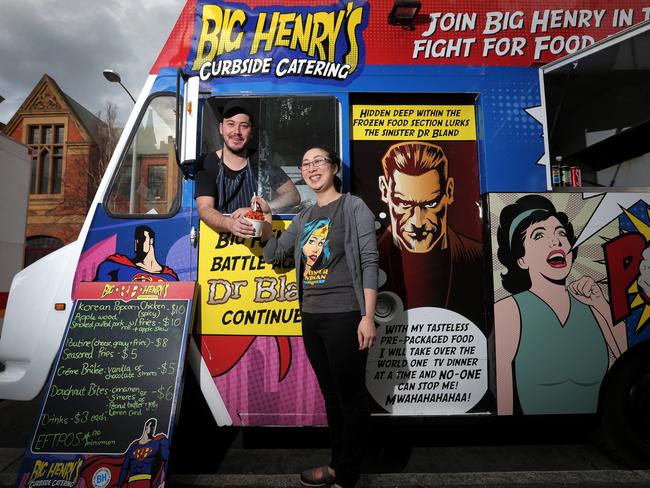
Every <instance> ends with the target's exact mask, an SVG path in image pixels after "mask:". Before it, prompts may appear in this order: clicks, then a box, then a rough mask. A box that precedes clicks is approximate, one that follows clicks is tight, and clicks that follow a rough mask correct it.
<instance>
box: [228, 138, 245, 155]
mask: <svg viewBox="0 0 650 488" xmlns="http://www.w3.org/2000/svg"><path fill="white" fill-rule="evenodd" d="M225 145H226V147H227V148H228V151H230V152H231V153H232V154H234V155H235V156H239V157H242V158H243V157H246V155H247V154H248V148H247V144H244V145H243V146H242V147H241V149H237V148H233V147H232V146H231V145H230V144H228V141H226V142H225Z"/></svg>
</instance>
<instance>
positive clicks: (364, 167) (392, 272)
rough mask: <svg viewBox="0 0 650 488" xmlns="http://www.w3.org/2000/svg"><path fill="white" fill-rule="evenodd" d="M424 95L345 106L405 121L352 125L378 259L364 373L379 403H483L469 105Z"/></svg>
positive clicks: (483, 342) (357, 174) (455, 408)
mask: <svg viewBox="0 0 650 488" xmlns="http://www.w3.org/2000/svg"><path fill="white" fill-rule="evenodd" d="M427 97H428V95H422V96H418V97H415V98H413V103H408V101H411V100H410V99H409V100H408V101H407V102H402V100H398V101H395V104H394V105H393V104H391V105H386V104H379V103H376V104H371V103H365V100H359V103H358V104H357V105H356V106H353V107H352V114H353V122H352V124H353V126H363V125H364V124H363V119H364V118H368V117H369V116H370V115H369V114H380V115H379V116H378V117H375V120H373V126H380V127H382V126H383V127H391V126H394V125H395V123H394V122H393V121H394V120H395V118H397V119H398V122H399V124H398V125H399V126H400V127H407V128H408V127H412V128H413V129H405V130H404V131H403V132H397V131H391V130H389V129H385V130H384V129H380V130H379V131H378V132H377V133H378V134H379V136H378V137H376V135H375V134H376V133H373V132H371V131H360V130H359V131H353V139H354V140H353V141H352V142H351V164H350V166H351V173H352V192H353V193H354V194H356V195H358V196H360V197H361V198H363V200H364V201H365V202H366V203H367V204H368V206H369V207H370V209H371V210H373V212H374V213H375V215H376V220H377V224H376V226H377V230H378V236H377V237H378V248H379V267H380V276H379V290H378V297H377V314H376V317H375V320H376V322H377V323H378V329H377V334H378V341H377V347H374V348H373V349H371V351H370V352H369V357H368V369H367V375H366V381H367V384H368V389H369V391H370V393H371V396H372V398H373V400H374V402H375V405H374V407H375V410H376V411H378V412H390V413H393V414H404V415H434V414H443V415H445V414H453V413H465V412H476V411H490V409H491V408H493V404H494V399H493V398H492V396H491V393H489V392H488V384H487V376H488V375H487V335H488V331H487V324H486V321H485V317H484V309H485V299H486V294H485V291H484V280H483V276H484V275H483V265H484V264H483V254H484V253H483V244H482V242H481V239H482V220H481V215H480V192H479V175H478V150H477V141H476V128H475V120H474V105H473V101H472V102H471V103H470V101H469V100H468V101H466V102H464V103H460V102H459V100H458V99H457V98H456V99H454V100H453V101H452V100H451V99H449V100H444V101H442V100H441V101H440V105H438V104H430V105H427V104H424V103H422V100H426V99H427ZM359 98H361V96H359ZM416 99H417V100H418V104H417V105H416V104H415V102H414V100H416ZM375 100H376V99H375V98H374V97H373V96H370V99H369V101H370V102H373V101H375ZM400 102H402V103H404V104H403V105H401V104H400ZM454 102H455V103H458V105H455V104H454ZM450 114H452V115H450ZM382 124H383V125H382ZM461 126H462V127H463V130H462V131H461V130H456V129H454V130H438V129H436V130H433V129H431V130H429V129H427V130H425V129H421V128H422V127H461ZM401 134H408V135H411V136H413V139H406V138H402V137H400V135H401ZM382 136H384V137H382ZM417 136H420V137H417ZM441 375H442V377H441ZM447 375H449V376H448V377H447ZM446 380H451V381H446Z"/></svg>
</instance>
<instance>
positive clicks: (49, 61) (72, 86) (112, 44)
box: [0, 0, 185, 124]
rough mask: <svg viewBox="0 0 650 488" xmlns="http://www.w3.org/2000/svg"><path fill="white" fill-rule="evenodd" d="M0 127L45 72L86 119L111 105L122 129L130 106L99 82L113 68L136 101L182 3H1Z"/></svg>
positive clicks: (180, 0)
mask: <svg viewBox="0 0 650 488" xmlns="http://www.w3.org/2000/svg"><path fill="white" fill-rule="evenodd" d="M0 4H1V6H0V95H1V96H2V97H4V98H5V101H3V102H2V103H0V122H3V123H7V122H9V119H10V118H11V117H12V116H13V114H14V113H15V112H16V110H17V109H18V108H19V107H20V104H21V103H22V102H23V101H24V100H25V97H27V95H29V93H30V92H31V90H32V89H33V88H34V86H35V85H36V83H37V82H38V80H40V78H41V77H42V76H43V74H45V73H47V74H48V75H50V76H51V77H52V78H54V80H56V82H57V83H58V85H59V87H60V88H61V89H62V90H63V91H64V92H65V93H67V94H68V95H69V96H71V97H72V98H74V99H75V100H76V101H77V102H79V103H81V104H82V105H83V106H84V107H86V108H87V109H88V110H90V111H91V112H93V113H95V114H96V113H97V112H98V111H99V110H100V109H101V108H102V107H103V106H104V104H105V103H106V101H108V100H110V101H113V102H114V103H115V104H116V105H117V106H118V110H119V114H118V117H119V123H120V124H123V123H124V122H125V121H126V118H127V117H128V114H129V112H130V110H131V106H132V102H131V99H130V98H129V97H128V95H127V94H126V92H125V91H124V90H123V89H122V88H121V87H120V86H119V85H118V84H117V83H109V82H108V81H106V80H105V79H104V77H103V75H102V71H103V70H104V69H113V70H115V71H117V72H118V73H119V74H120V75H121V77H122V83H123V84H124V85H125V86H126V87H127V88H128V90H129V91H130V92H131V93H132V94H133V96H134V97H135V98H137V97H138V94H139V93H140V90H141V89H142V87H143V85H144V83H145V80H146V77H147V75H148V73H149V69H150V68H151V66H152V64H153V63H154V61H155V60H156V57H157V56H158V53H159V52H160V50H161V49H162V46H163V44H164V42H165V40H166V39H167V36H168V35H169V33H170V31H171V29H172V27H173V26H174V24H175V23H176V19H178V16H179V15H180V12H181V9H182V7H183V5H184V4H185V1H184V0H137V1H135V0H0Z"/></svg>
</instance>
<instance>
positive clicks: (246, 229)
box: [228, 208, 255, 239]
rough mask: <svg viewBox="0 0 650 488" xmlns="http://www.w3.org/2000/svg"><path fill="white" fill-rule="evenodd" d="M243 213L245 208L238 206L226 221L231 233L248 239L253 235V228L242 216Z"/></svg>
mask: <svg viewBox="0 0 650 488" xmlns="http://www.w3.org/2000/svg"><path fill="white" fill-rule="evenodd" d="M249 210H250V209H249ZM245 213H246V209H242V208H240V209H237V210H235V211H234V212H233V213H232V215H231V216H230V221H229V222H228V230H229V231H230V233H231V234H233V235H235V236H237V237H242V238H244V239H250V238H251V237H253V236H254V235H255V228H254V227H253V224H251V223H250V222H249V221H248V220H246V219H245V218H244V214H245ZM235 214H237V215H238V216H236V215H235Z"/></svg>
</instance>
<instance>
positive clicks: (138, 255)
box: [134, 225, 156, 262]
mask: <svg viewBox="0 0 650 488" xmlns="http://www.w3.org/2000/svg"><path fill="white" fill-rule="evenodd" d="M145 232H146V233H147V234H149V239H153V238H154V237H155V236H156V233H155V232H154V231H153V230H152V229H151V227H149V226H147V225H139V226H137V227H136V228H135V239H134V240H135V258H134V260H135V262H138V261H140V260H142V259H143V258H144V257H145V255H146V254H145V252H144V249H143V248H144V241H145V238H146V236H145V235H144V233H145Z"/></svg>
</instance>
